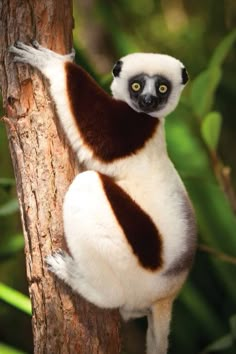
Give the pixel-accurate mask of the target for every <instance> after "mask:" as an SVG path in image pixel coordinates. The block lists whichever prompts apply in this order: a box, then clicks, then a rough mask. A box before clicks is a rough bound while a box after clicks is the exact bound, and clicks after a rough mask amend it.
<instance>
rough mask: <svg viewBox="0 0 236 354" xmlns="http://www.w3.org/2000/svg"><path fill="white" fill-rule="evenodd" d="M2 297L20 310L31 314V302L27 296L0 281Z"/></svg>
mask: <svg viewBox="0 0 236 354" xmlns="http://www.w3.org/2000/svg"><path fill="white" fill-rule="evenodd" d="M0 299H1V300H3V301H5V302H6V303H8V304H9V305H11V306H14V307H16V308H17V309H18V310H20V311H23V312H25V313H26V314H27V315H31V313H32V310H31V303H30V300H29V298H28V297H27V296H25V295H24V294H21V293H20V292H19V291H17V290H14V289H12V288H10V287H9V286H7V285H5V284H3V283H1V282H0Z"/></svg>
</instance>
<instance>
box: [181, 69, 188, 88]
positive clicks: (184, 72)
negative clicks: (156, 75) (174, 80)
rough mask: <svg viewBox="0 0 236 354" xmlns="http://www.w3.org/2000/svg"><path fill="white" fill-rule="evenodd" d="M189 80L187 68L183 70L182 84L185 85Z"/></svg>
mask: <svg viewBox="0 0 236 354" xmlns="http://www.w3.org/2000/svg"><path fill="white" fill-rule="evenodd" d="M188 80H189V76H188V72H187V70H186V68H182V84H183V85H185V84H186V83H187V82H188Z"/></svg>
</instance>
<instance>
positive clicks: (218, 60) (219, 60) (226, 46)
mask: <svg viewBox="0 0 236 354" xmlns="http://www.w3.org/2000/svg"><path fill="white" fill-rule="evenodd" d="M235 40H236V30H234V31H233V32H230V33H229V34H228V35H227V36H226V37H225V38H224V39H223V40H222V42H220V44H219V45H218V46H217V47H216V49H215V51H214V53H213V55H212V58H211V60H210V63H209V66H210V67H213V66H221V65H222V64H223V61H224V60H225V58H226V56H227V54H228V53H229V51H230V50H231V48H232V46H233V44H234V42H235Z"/></svg>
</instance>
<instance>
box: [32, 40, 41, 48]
mask: <svg viewBox="0 0 236 354" xmlns="http://www.w3.org/2000/svg"><path fill="white" fill-rule="evenodd" d="M31 44H32V46H33V47H34V48H35V49H38V48H39V42H38V41H37V40H36V39H33V40H32V41H31Z"/></svg>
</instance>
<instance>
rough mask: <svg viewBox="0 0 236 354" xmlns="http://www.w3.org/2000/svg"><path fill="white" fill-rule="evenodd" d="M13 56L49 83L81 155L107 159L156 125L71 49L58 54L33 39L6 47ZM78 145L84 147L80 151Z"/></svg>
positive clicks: (129, 150) (134, 146)
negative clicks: (106, 86) (75, 60)
mask: <svg viewBox="0 0 236 354" xmlns="http://www.w3.org/2000/svg"><path fill="white" fill-rule="evenodd" d="M10 52H12V53H13V54H15V57H14V61H16V62H21V63H28V64H30V65H31V66H33V67H35V68H37V69H38V70H39V71H40V72H41V73H42V74H43V75H44V76H45V77H46V78H47V79H48V80H49V83H50V93H51V96H52V98H53V100H54V102H55V104H56V108H57V112H58V116H59V119H60V121H61V124H62V126H63V128H64V130H65V133H66V134H67V137H68V139H69V141H70V143H71V145H72V147H73V148H74V150H75V151H76V152H77V155H78V157H79V159H80V160H83V159H84V160H86V159H88V158H92V159H98V160H99V161H101V162H105V163H109V162H113V161H114V160H115V159H118V158H121V157H125V156H128V155H131V154H133V153H135V152H137V150H138V149H140V148H142V147H143V146H144V144H145V142H146V140H147V139H148V138H149V137H151V136H152V135H153V133H154V131H155V129H156V126H157V125H158V121H157V119H155V118H152V117H148V119H147V116H146V115H145V114H142V113H137V112H135V111H134V110H133V109H131V108H130V107H129V106H128V105H127V104H126V103H125V102H122V101H119V100H115V99H114V98H112V97H111V96H109V95H108V94H107V93H106V92H105V91H104V90H102V89H101V88H100V87H99V86H98V85H97V83H96V82H95V81H94V80H93V79H92V78H91V77H90V76H89V74H88V73H86V72H85V71H84V70H83V69H82V68H81V67H80V66H78V65H76V64H74V63H72V60H73V55H74V53H71V54H68V55H60V54H57V53H54V52H53V51H51V50H49V49H46V48H44V47H42V46H40V45H39V44H38V43H37V42H35V41H34V42H33V47H32V46H28V45H25V44H23V43H21V42H17V43H16V44H15V45H14V46H11V47H10ZM81 148H82V150H85V151H86V153H84V151H83V152H82V153H81Z"/></svg>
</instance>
